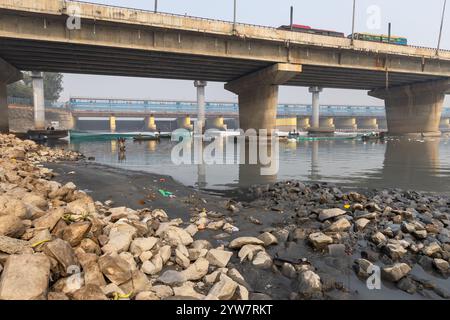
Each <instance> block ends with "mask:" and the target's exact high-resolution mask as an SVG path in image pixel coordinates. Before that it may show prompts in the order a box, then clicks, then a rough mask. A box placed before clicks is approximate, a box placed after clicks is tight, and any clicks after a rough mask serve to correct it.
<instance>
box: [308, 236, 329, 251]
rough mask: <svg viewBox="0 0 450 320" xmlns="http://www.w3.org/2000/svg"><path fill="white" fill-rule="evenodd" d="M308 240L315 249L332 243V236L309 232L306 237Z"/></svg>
mask: <svg viewBox="0 0 450 320" xmlns="http://www.w3.org/2000/svg"><path fill="white" fill-rule="evenodd" d="M308 239H309V242H310V243H311V244H312V245H313V247H314V248H316V249H319V250H320V249H324V248H326V247H327V246H328V245H329V244H332V243H333V238H331V237H329V236H327V235H325V234H323V233H322V232H315V233H311V234H310V235H309V237H308Z"/></svg>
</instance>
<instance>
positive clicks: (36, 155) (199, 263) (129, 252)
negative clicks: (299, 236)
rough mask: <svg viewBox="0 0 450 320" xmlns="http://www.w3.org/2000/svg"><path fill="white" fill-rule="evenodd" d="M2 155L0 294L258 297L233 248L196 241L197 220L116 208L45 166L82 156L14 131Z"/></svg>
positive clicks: (1, 145)
mask: <svg viewBox="0 0 450 320" xmlns="http://www.w3.org/2000/svg"><path fill="white" fill-rule="evenodd" d="M0 154H1V158H0V273H1V277H0V300H1V299H52V300H61V299H76V300H90V299H95V300H104V299H137V300H154V299H174V298H180V297H182V298H189V299H191V298H193V299H248V297H249V291H248V285H247V284H246V282H245V280H244V278H243V277H242V275H241V274H240V273H239V272H238V270H237V269H235V268H233V266H232V265H231V263H230V259H231V257H232V256H233V252H232V251H228V250H226V249H225V247H223V246H221V247H216V248H213V247H212V245H211V243H210V242H208V241H206V240H195V239H194V237H195V235H196V233H197V231H198V225H197V224H195V223H191V224H185V223H183V221H181V219H172V220H171V219H169V217H168V215H167V214H166V212H164V211H163V210H160V209H156V210H149V209H143V210H138V211H136V210H133V209H129V208H125V207H118V208H111V207H110V206H109V205H108V204H110V202H107V203H101V202H95V201H94V200H93V199H92V198H91V197H90V196H89V195H87V194H86V193H84V192H82V191H79V190H77V188H76V186H75V185H74V184H73V183H67V184H65V185H61V184H59V183H57V182H55V181H51V180H50V178H51V177H52V175H53V174H52V172H51V170H48V169H45V168H43V167H42V166H40V165H38V164H37V163H39V162H44V161H57V160H61V159H64V160H68V159H69V160H73V159H77V158H78V157H79V155H77V154H75V153H72V152H64V151H62V150H61V151H55V150H50V149H47V148H43V147H40V146H38V145H36V144H35V143H33V142H30V141H21V140H18V139H16V138H14V137H13V136H0ZM210 223H212V222H209V224H210ZM221 227H222V228H224V225H223V226H221ZM258 241H259V243H264V240H258Z"/></svg>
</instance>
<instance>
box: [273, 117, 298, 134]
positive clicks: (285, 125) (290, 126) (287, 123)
mask: <svg viewBox="0 0 450 320" xmlns="http://www.w3.org/2000/svg"><path fill="white" fill-rule="evenodd" d="M277 129H278V130H280V131H284V132H288V131H294V130H297V117H289V118H278V119H277Z"/></svg>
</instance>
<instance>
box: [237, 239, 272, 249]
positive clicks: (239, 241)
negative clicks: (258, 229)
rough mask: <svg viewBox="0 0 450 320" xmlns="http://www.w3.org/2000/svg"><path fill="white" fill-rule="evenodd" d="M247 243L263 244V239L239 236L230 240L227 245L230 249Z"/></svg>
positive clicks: (238, 247)
mask: <svg viewBox="0 0 450 320" xmlns="http://www.w3.org/2000/svg"><path fill="white" fill-rule="evenodd" d="M247 244H254V245H264V241H262V240H260V239H258V238H255V237H240V238H236V239H234V240H232V241H231V242H230V244H229V245H228V247H229V248H231V249H240V248H241V247H243V246H245V245H247Z"/></svg>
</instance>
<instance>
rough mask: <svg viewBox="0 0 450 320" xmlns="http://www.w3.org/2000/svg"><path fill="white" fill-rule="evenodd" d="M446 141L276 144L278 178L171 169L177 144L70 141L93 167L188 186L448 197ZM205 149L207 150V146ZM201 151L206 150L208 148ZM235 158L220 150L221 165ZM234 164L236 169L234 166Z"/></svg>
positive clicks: (230, 169) (254, 171) (246, 171)
mask: <svg viewBox="0 0 450 320" xmlns="http://www.w3.org/2000/svg"><path fill="white" fill-rule="evenodd" d="M449 141H450V140H449V138H445V137H443V138H430V139H424V140H421V139H405V138H403V139H394V138H392V139H388V140H387V141H385V142H363V141H358V140H334V141H302V142H287V141H286V142H283V141H281V142H280V145H279V151H278V152H276V153H275V155H276V154H278V157H272V161H277V164H278V167H279V170H278V171H277V172H276V174H272V175H261V174H260V172H261V170H260V169H261V166H258V165H245V164H238V163H239V162H238V161H233V162H234V164H221V165H220V164H219V165H217V164H216V165H208V164H204V165H198V164H181V165H177V164H174V163H173V161H172V160H171V152H172V149H173V148H174V146H175V145H176V143H175V142H171V141H170V140H164V139H162V140H161V141H160V142H156V141H145V142H134V141H133V140H131V139H130V140H127V141H126V151H125V152H120V150H119V148H118V145H117V141H115V140H112V141H73V142H72V143H70V148H71V149H72V150H76V151H80V152H82V153H83V154H84V155H85V156H87V157H95V160H94V161H96V162H98V163H100V164H106V165H111V166H116V167H120V168H124V169H129V170H138V171H147V172H152V173H157V174H162V175H170V176H172V177H173V178H174V179H175V180H177V181H179V182H181V183H182V184H184V185H187V186H194V187H196V188H203V189H211V190H226V189H233V188H237V187H246V186H249V185H252V184H260V183H270V182H275V181H277V180H286V179H298V180H301V181H306V182H310V181H322V182H331V183H336V184H339V185H344V186H348V187H352V188H402V189H412V190H418V191H428V192H450V183H449V182H450V144H449ZM206 145H207V144H206ZM206 145H205V146H206ZM230 157H231V158H234V160H236V158H238V157H239V155H237V156H236V155H234V154H232V155H229V154H227V153H226V150H224V159H227V158H230ZM236 163H237V164H236Z"/></svg>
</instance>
